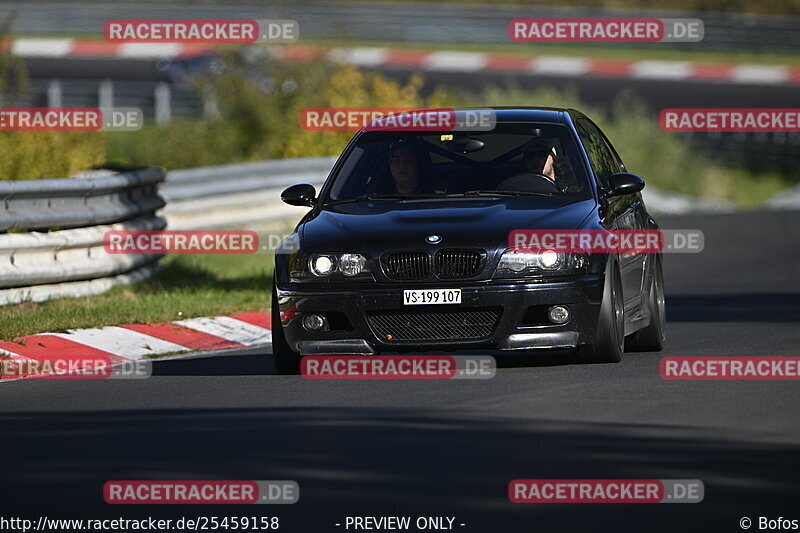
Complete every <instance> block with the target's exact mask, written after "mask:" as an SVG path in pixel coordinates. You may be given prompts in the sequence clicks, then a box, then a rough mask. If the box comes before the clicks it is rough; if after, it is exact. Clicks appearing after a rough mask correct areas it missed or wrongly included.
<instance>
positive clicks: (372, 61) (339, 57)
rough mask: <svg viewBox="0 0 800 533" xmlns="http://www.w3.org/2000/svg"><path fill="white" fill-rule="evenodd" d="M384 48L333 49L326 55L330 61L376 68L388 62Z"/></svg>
mask: <svg viewBox="0 0 800 533" xmlns="http://www.w3.org/2000/svg"><path fill="white" fill-rule="evenodd" d="M388 57H389V56H388V54H387V53H386V49H385V48H334V49H333V50H331V51H330V52H329V53H328V58H329V59H330V60H332V61H341V62H344V63H352V64H353V65H360V66H362V67H377V66H380V65H383V64H384V63H386V61H387V60H388Z"/></svg>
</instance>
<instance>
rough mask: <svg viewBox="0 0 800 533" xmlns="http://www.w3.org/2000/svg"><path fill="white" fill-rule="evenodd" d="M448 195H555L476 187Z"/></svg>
mask: <svg viewBox="0 0 800 533" xmlns="http://www.w3.org/2000/svg"><path fill="white" fill-rule="evenodd" d="M447 196H553V195H552V194H551V193H546V192H524V191H489V190H478V189H476V190H473V191H466V192H459V193H453V194H448V195H447Z"/></svg>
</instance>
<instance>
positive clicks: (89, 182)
mask: <svg viewBox="0 0 800 533" xmlns="http://www.w3.org/2000/svg"><path fill="white" fill-rule="evenodd" d="M103 173H104V174H106V175H104V176H103V175H102V174H103ZM97 174H98V173H97V172H95V173H86V174H84V175H85V176H87V177H79V178H73V179H46V180H19V181H0V202H2V207H3V209H2V211H0V231H8V230H13V229H20V230H49V229H52V228H65V229H66V228H77V227H85V226H96V225H99V224H108V223H112V222H119V221H122V220H129V219H132V218H136V217H138V216H141V215H143V214H146V213H152V212H153V211H155V210H156V209H159V208H160V207H163V205H164V200H163V199H162V198H161V197H159V195H158V184H159V183H160V182H161V181H163V180H164V171H163V170H162V169H159V168H152V167H151V168H145V169H141V170H135V171H130V172H124V173H120V174H113V175H108V174H109V172H107V171H106V172H101V173H100V174H101V177H93V176H96V175H97Z"/></svg>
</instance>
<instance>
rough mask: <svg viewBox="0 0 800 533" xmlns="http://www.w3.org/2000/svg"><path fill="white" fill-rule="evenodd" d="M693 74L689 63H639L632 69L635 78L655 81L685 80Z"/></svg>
mask: <svg viewBox="0 0 800 533" xmlns="http://www.w3.org/2000/svg"><path fill="white" fill-rule="evenodd" d="M692 73H693V71H692V64H691V63H690V62H689V61H637V62H636V63H634V64H633V67H632V69H631V74H632V75H633V77H634V78H646V79H654V80H685V79H688V78H689V77H691V75H692Z"/></svg>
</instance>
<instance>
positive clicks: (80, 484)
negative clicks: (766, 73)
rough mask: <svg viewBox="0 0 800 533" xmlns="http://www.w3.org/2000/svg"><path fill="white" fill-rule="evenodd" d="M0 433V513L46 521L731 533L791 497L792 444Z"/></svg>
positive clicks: (244, 417) (372, 423)
mask: <svg viewBox="0 0 800 533" xmlns="http://www.w3.org/2000/svg"><path fill="white" fill-rule="evenodd" d="M0 425H2V427H3V428H4V442H5V445H4V452H5V455H6V457H7V458H13V460H8V461H6V462H5V464H4V468H3V475H2V480H0V492H2V493H3V499H4V505H5V506H6V508H7V509H14V511H15V512H16V513H20V512H22V511H23V510H28V509H29V508H30V509H31V510H35V512H36V513H42V514H47V515H48V516H51V517H52V516H58V517H61V518H77V517H80V516H83V515H89V516H86V517H91V518H99V517H103V516H105V515H115V516H119V515H120V514H123V515H125V514H127V515H136V514H139V515H156V516H159V515H167V516H169V515H173V518H175V517H176V516H180V515H186V514H187V513H201V514H202V513H206V514H208V513H211V511H212V509H210V508H208V507H204V506H179V507H175V506H168V505H166V506H150V507H141V506H135V507H136V508H125V507H124V506H122V507H120V506H115V505H111V506H109V505H105V504H104V503H103V500H102V487H103V484H104V483H105V482H106V481H107V480H115V479H117V480H119V479H265V480H269V479H291V480H295V481H297V482H298V483H299V485H300V491H301V492H300V502H299V503H298V504H295V505H292V506H277V507H274V508H271V509H266V510H265V509H257V510H252V509H243V508H239V507H226V506H214V508H213V512H214V513H213V514H219V515H224V514H230V513H234V514H235V513H239V514H241V513H245V512H246V513H248V514H249V513H251V512H257V513H278V515H279V516H281V521H282V526H283V525H284V522H283V521H284V520H285V524H286V527H285V529H286V530H287V531H336V530H337V529H336V528H334V527H333V523H334V522H336V521H338V520H339V519H341V518H343V517H344V516H345V515H347V514H355V515H359V516H361V515H364V514H372V513H376V514H392V515H394V514H401V515H404V514H405V515H407V514H422V513H426V514H427V513H435V514H437V515H439V514H447V515H455V516H456V517H457V518H458V519H459V521H461V522H464V523H467V524H468V525H469V526H470V527H469V528H464V531H485V532H489V531H532V530H534V528H532V527H531V524H536V528H535V530H537V531H595V530H601V531H610V530H614V531H622V530H625V531H627V530H631V531H675V530H686V531H727V530H731V531H732V530H734V529H735V525H736V521H737V520H738V519H739V516H741V515H742V514H748V513H749V514H751V515H755V516H757V514H755V513H777V514H775V516H778V515H779V514H780V513H783V515H785V513H786V511H787V509H788V508H787V507H786V505H787V502H789V501H791V500H790V499H789V497H790V496H791V497H792V499H796V497H797V496H798V495H799V494H798V493H800V484H798V482H797V478H798V472H800V453H798V452H799V451H800V447H798V446H797V445H790V444H778V443H765V442H754V441H748V440H743V439H742V438H741V437H739V438H736V436H721V435H719V434H714V433H709V432H706V431H703V430H701V429H698V428H692V427H673V426H655V425H648V424H636V425H633V424H614V423H595V422H566V421H560V420H548V419H537V418H533V417H531V418H505V417H497V416H491V417H490V416H472V417H469V416H465V415H460V416H459V415H453V414H445V413H442V412H437V411H435V410H433V409H431V410H427V411H421V410H407V409H406V410H403V409H389V408H366V407H349V408H348V407H330V408H325V407H274V408H217V409H213V408H212V409H209V408H197V409H169V408H164V409H159V410H135V409H132V410H119V411H89V412H74V413H69V412H49V413H35V412H29V413H13V414H12V413H3V414H0ZM793 465H794V466H793ZM518 478H539V479H552V478H555V479H603V478H614V479H700V480H702V481H703V482H704V483H705V501H704V502H703V503H700V504H693V505H664V506H662V505H655V506H654V505H616V506H615V505H586V506H583V507H580V510H578V509H577V508H576V507H572V506H569V507H561V506H558V505H516V504H511V503H510V502H509V501H508V498H507V487H508V484H509V482H510V481H511V480H513V479H518ZM198 508H200V509H198ZM565 513H566V514H565ZM598 521H602V523H614V524H615V525H614V527H613V528H602V527H601V528H599V529H598V528H596V527H593V526H596V525H597V524H598V523H600V522H598ZM728 523H730V524H731V525H730V527H721V526H722V525H726V524H728ZM299 524H303V526H304V527H302V528H300V527H293V526H299ZM686 524H691V527H689V528H686V527H680V526H681V525H683V526H685V525H686ZM701 524H702V526H703V527H702V528H701V527H700V525H701ZM292 525H293V526H292ZM312 526H313V528H312ZM565 526H566V528H565ZM709 528H710V529H709ZM283 529H284V527H281V530H283ZM457 529H460V528H457ZM339 530H341V529H339Z"/></svg>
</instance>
